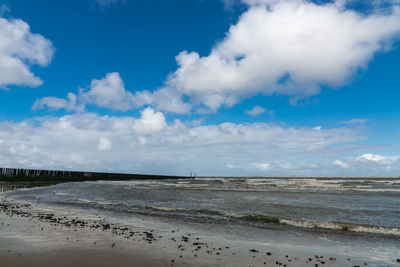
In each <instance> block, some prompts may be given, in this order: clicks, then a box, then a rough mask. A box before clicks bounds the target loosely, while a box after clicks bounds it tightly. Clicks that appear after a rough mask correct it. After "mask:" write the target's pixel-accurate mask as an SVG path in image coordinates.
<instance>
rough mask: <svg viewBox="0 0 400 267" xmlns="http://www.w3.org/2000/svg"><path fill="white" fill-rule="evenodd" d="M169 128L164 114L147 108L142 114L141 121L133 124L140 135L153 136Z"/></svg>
mask: <svg viewBox="0 0 400 267" xmlns="http://www.w3.org/2000/svg"><path fill="white" fill-rule="evenodd" d="M166 126H167V123H166V121H165V117H164V114H162V113H161V112H155V111H154V110H153V109H152V108H146V109H144V110H143V111H142V112H141V116H140V118H139V119H137V120H135V122H134V123H133V126H132V128H133V130H135V131H136V132H138V133H140V134H152V133H157V132H160V131H161V130H163V129H164V128H165V127H166Z"/></svg>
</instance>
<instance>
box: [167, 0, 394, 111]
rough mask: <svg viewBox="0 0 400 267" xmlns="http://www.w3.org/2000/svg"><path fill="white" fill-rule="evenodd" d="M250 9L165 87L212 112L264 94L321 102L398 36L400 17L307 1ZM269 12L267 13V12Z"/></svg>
mask: <svg viewBox="0 0 400 267" xmlns="http://www.w3.org/2000/svg"><path fill="white" fill-rule="evenodd" d="M246 2H247V3H248V4H249V5H250V7H249V10H248V11H246V12H245V13H244V14H242V15H241V16H240V18H239V21H238V22H237V24H236V25H233V26H231V28H230V29H229V32H228V33H227V35H226V37H225V39H224V40H223V41H221V42H219V43H217V44H216V45H215V46H214V47H213V49H212V50H211V52H210V54H209V55H208V56H200V55H199V54H198V53H197V52H187V51H183V52H181V53H180V54H179V55H178V56H177V57H176V60H177V63H178V65H179V68H178V69H177V70H176V71H175V72H174V73H173V74H172V75H171V76H170V77H169V79H168V80H167V82H166V85H167V88H170V89H169V90H172V91H176V92H179V93H180V94H182V95H186V96H189V97H190V98H191V101H192V102H193V103H195V104H199V103H202V104H204V105H205V106H206V107H208V108H209V109H211V110H216V109H218V108H219V107H220V106H221V105H226V106H232V105H234V104H235V103H236V102H238V101H240V100H242V99H243V98H247V97H251V96H253V95H256V94H259V93H262V94H266V95H271V94H274V93H278V94H283V95H287V96H291V97H292V99H293V100H296V99H299V98H302V97H307V96H311V95H314V94H317V93H318V92H319V91H320V86H321V85H325V86H329V87H339V86H341V85H343V84H345V83H347V82H349V80H351V79H352V78H353V77H354V74H355V73H356V72H357V71H358V70H359V69H365V68H366V67H367V65H368V63H369V61H370V60H371V59H372V58H373V56H374V55H375V54H376V53H377V52H380V51H385V50H386V49H387V48H388V47H390V45H391V44H392V42H393V41H394V40H395V39H396V38H397V37H398V36H399V30H400V11H399V9H398V8H397V7H393V12H392V13H390V14H386V13H385V14H381V13H379V14H369V15H359V14H357V13H356V12H355V11H352V10H343V9H342V8H341V7H339V6H338V5H335V4H324V5H318V4H315V3H311V2H308V1H306V0H287V1H275V0H273V1H272V0H266V1H260V0H256V1H251V0H248V1H246ZM266 4H268V7H266V6H265V5H266Z"/></svg>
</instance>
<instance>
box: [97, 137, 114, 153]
mask: <svg viewBox="0 0 400 267" xmlns="http://www.w3.org/2000/svg"><path fill="white" fill-rule="evenodd" d="M111 148H112V143H111V141H110V140H108V139H107V138H105V137H100V139H99V143H98V145H97V150H99V151H107V150H110V149H111Z"/></svg>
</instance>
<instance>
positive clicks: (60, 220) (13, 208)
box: [0, 201, 400, 267]
mask: <svg viewBox="0 0 400 267" xmlns="http://www.w3.org/2000/svg"><path fill="white" fill-rule="evenodd" d="M0 212H2V213H3V214H6V215H8V216H10V217H13V216H18V217H25V218H29V219H36V220H38V221H40V222H43V223H46V224H50V225H52V226H61V227H67V228H70V229H73V230H74V231H76V230H77V229H83V228H89V229H93V230H99V231H109V232H111V233H112V234H113V235H115V236H122V237H124V238H126V239H132V240H133V241H139V242H140V241H144V242H147V243H148V244H152V243H153V242H156V241H157V240H159V239H161V238H162V236H160V235H157V234H156V233H154V231H135V230H133V229H131V228H129V227H120V226H117V225H114V224H112V223H107V222H106V221H105V219H102V220H97V221H96V220H90V221H85V220H83V219H80V218H78V217H75V218H70V217H66V216H56V215H55V214H53V213H41V212H38V213H36V212H34V211H33V209H32V207H31V205H29V204H22V203H17V202H12V201H3V202H2V203H0ZM2 224H3V223H2ZM41 229H42V230H43V228H41ZM179 231H180V230H179V229H177V230H172V231H171V233H173V234H175V235H176V237H172V238H170V241H172V242H174V243H177V249H178V250H179V251H186V250H187V251H191V252H192V254H193V256H194V257H197V256H198V252H201V251H203V253H205V254H207V255H214V256H221V253H223V252H225V251H227V250H230V249H231V248H230V247H228V246H225V247H224V248H222V247H211V245H210V244H208V243H205V242H200V241H199V240H200V238H199V237H192V234H186V235H179V237H178V232H179ZM67 240H69V239H68V238H67ZM93 244H94V245H95V244H96V242H94V243H93ZM115 246H116V243H112V244H111V247H112V248H114V247H115ZM248 251H249V256H251V257H252V258H256V257H262V259H261V262H260V263H262V264H263V265H267V264H268V266H283V267H286V266H296V265H297V264H296V262H300V259H299V258H297V257H290V256H289V255H285V256H284V258H283V259H282V260H280V261H277V260H271V256H272V252H269V251H267V252H262V253H260V252H259V250H257V249H254V248H252V249H249V250H248ZM230 254H231V255H233V256H237V257H239V255H240V253H239V252H231V253H230ZM182 258H184V256H183V255H179V254H178V259H171V261H170V262H171V265H174V264H175V263H176V262H177V260H179V259H182ZM304 258H305V259H307V260H306V261H305V263H307V264H310V266H314V267H319V266H323V265H324V264H326V263H331V264H332V263H335V262H336V258H335V257H327V258H326V260H325V257H324V256H322V255H313V256H312V257H307V256H304ZM218 260H220V259H218ZM347 261H349V262H350V261H351V259H347ZM395 262H397V263H400V258H399V259H395ZM289 264H290V265H289ZM364 265H367V263H364ZM358 266H359V265H354V267H358Z"/></svg>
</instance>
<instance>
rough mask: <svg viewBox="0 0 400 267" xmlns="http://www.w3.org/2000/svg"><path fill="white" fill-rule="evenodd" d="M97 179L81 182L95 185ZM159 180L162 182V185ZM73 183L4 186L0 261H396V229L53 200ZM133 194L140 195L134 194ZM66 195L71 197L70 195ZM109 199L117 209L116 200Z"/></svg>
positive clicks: (207, 263)
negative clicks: (258, 221) (264, 221)
mask: <svg viewBox="0 0 400 267" xmlns="http://www.w3.org/2000/svg"><path fill="white" fill-rule="evenodd" d="M152 182H154V183H158V182H157V181H152ZM185 182H187V181H185ZM102 183H103V182H94V183H93V182H92V183H88V184H86V186H90V187H93V188H95V187H96V186H101V185H102ZM109 183H113V185H114V186H121V184H118V183H116V184H115V182H109ZM128 183H130V182H128ZM131 183H132V184H135V182H131ZM138 183H139V182H136V184H135V187H136V189H137V188H140V187H143V183H144V182H141V183H142V184H141V185H140V186H139V185H138ZM165 183H166V182H164V184H163V185H162V186H164V187H165V186H168V185H165ZM168 183H169V184H171V183H173V182H172V181H168ZM202 183H205V181H202ZM209 183H211V182H209ZM253 183H254V181H253ZM258 183H260V181H258ZM103 184H104V183H103ZM186 185H187V184H186ZM79 186H85V184H78V183H72V184H64V185H62V184H60V185H53V186H49V187H43V188H33V189H22V190H20V191H13V192H7V198H6V199H5V200H3V202H2V203H1V206H0V224H1V228H0V244H1V246H0V262H1V263H2V264H1V266H398V265H399V263H398V262H397V259H398V258H400V256H399V255H398V251H399V250H400V247H399V246H400V245H399V244H400V240H399V238H398V236H396V235H388V234H379V233H364V232H351V231H337V230H335V229H314V228H299V227H293V226H284V227H282V226H281V225H280V224H276V223H270V224H269V226H268V227H267V226H266V225H263V226H261V225H249V224H248V223H247V221H245V222H241V221H237V222H236V221H230V220H222V219H216V218H214V219H213V220H212V218H211V217H212V216H210V215H207V216H203V217H201V219H199V218H198V217H196V216H194V215H193V214H192V217H190V218H188V217H184V215H185V213H184V212H183V211H180V213H179V214H178V216H176V217H173V216H172V215H171V213H170V212H171V210H172V209H173V207H172V205H167V203H164V204H165V206H164V207H163V208H161V207H160V206H157V207H158V212H161V214H162V216H161V214H160V213H158V214H155V213H153V214H145V212H144V211H143V210H142V212H132V211H131V210H130V211H129V212H128V211H127V210H115V209H116V207H114V208H113V210H110V209H108V210H105V209H104V205H105V204H107V203H103V202H104V200H101V201H100V200H99V201H98V202H101V203H96V204H95V205H94V206H90V207H89V206H87V205H86V204H88V200H86V202H84V203H85V206H79V207H76V205H72V204H71V203H68V205H66V203H63V204H62V205H60V203H58V204H55V203H56V202H57V201H58V202H60V199H59V198H57V194H59V195H60V196H63V197H65V196H66V195H68V194H67V191H68V190H70V188H74V192H78V191H79V190H77V189H76V188H78V187H79ZM213 186H214V185H213ZM124 187H127V184H124ZM107 188H110V184H107ZM186 188H187V187H186ZM153 189H154V188H153ZM75 190H76V191H75ZM96 190H98V188H97V189H96ZM132 190H133V189H132V188H130V191H132ZM141 190H143V188H142V189H141ZM159 190H160V188H159ZM162 190H165V188H164V189H162ZM191 190H192V189H191ZM169 193H170V194H171V191H170V192H169ZM4 194H5V193H3V194H2V196H3V197H4ZM121 194H123V193H121ZM135 194H136V195H137V198H138V199H140V196H139V195H138V192H136V193H135ZM180 194H182V191H180ZM33 196H37V198H36V197H35V198H34V197H33ZM46 197H49V199H47V198H46ZM94 197H95V198H96V196H94ZM154 198H155V197H154ZM50 199H52V200H51V201H52V203H50ZM65 199H71V195H68V197H67V198H65ZM56 200H57V201H56ZM119 200H121V196H119ZM80 201H81V202H83V201H82V199H81V200H80ZM109 201H111V199H109ZM113 201H114V204H113V205H114V206H117V207H118V209H120V207H121V204H119V205H115V203H117V202H115V201H116V199H114V200H113ZM89 204H90V205H93V203H89ZM153 204H154V203H153ZM200 204H201V203H199V205H200ZM102 205H103V206H102ZM107 205H110V203H108V204H107ZM131 205H132V204H131ZM153 208H154V206H153ZM203 208H204V205H203ZM168 209H170V210H168ZM174 209H175V210H176V209H177V207H175V208H174ZM181 209H182V208H181ZM153 211H154V210H153ZM168 212H169V213H168ZM186 213H187V212H186ZM186 215H187V214H186ZM382 229H388V227H386V228H382Z"/></svg>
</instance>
